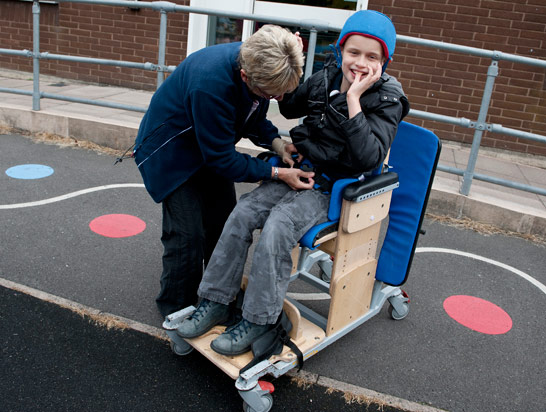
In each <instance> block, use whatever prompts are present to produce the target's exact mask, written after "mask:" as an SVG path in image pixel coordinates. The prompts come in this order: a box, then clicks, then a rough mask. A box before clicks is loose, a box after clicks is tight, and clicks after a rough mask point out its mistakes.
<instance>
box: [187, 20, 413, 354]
mask: <svg viewBox="0 0 546 412" xmlns="http://www.w3.org/2000/svg"><path fill="white" fill-rule="evenodd" d="M395 42H396V32H395V29H394V26H393V24H392V22H391V21H390V19H389V18H388V17H387V16H385V15H383V14H381V13H378V12H375V11H369V10H367V11H359V12H357V13H355V14H354V15H352V16H351V17H350V18H349V19H348V20H347V22H346V23H345V25H344V27H343V30H342V32H341V34H340V36H339V39H338V42H337V44H336V51H337V53H336V54H337V56H336V58H337V65H335V64H333V62H332V61H329V62H328V63H327V64H326V65H325V68H324V69H323V70H322V71H320V72H318V73H316V74H315V75H313V76H311V77H310V78H309V79H308V80H307V81H306V82H305V83H304V84H303V85H302V86H300V87H299V88H298V89H297V90H296V91H295V92H294V93H293V94H291V95H288V96H287V97H286V99H284V100H283V101H282V102H280V103H279V104H280V109H281V113H282V114H283V115H285V116H287V117H299V116H304V115H305V116H307V117H306V118H305V119H304V121H303V124H301V125H299V126H297V127H295V128H294V129H293V130H291V133H290V135H291V137H292V141H293V143H294V145H295V146H296V148H297V150H298V152H299V154H300V156H301V155H303V156H304V157H305V158H306V159H307V160H309V161H311V162H312V164H313V165H314V166H315V176H316V177H315V180H316V181H317V182H318V181H319V179H320V176H322V175H327V176H328V177H329V179H330V180H336V179H338V178H341V177H349V176H352V177H357V176H361V175H363V174H364V175H365V174H366V173H367V172H370V171H372V170H374V169H375V168H376V167H378V166H379V165H381V164H382V162H383V161H384V159H385V157H386V155H387V152H388V150H389V147H390V145H391V143H392V140H393V139H394V136H395V134H396V131H397V128H398V123H399V122H400V121H401V120H402V118H403V117H404V116H405V115H406V114H407V113H408V111H409V104H408V101H407V99H406V97H405V96H404V93H403V90H402V87H401V85H400V83H398V81H396V79H394V78H393V77H391V76H389V75H387V74H385V73H384V71H385V69H386V67H387V64H388V62H389V60H390V59H391V57H392V54H393V52H394V47H395ZM328 192H329V187H328V184H327V181H326V180H325V181H324V182H323V184H322V185H321V187H320V188H319V189H313V190H303V191H293V190H291V189H290V188H289V187H288V186H287V185H285V184H284V183H282V182H276V181H270V182H264V183H263V184H262V185H261V186H259V187H258V188H257V189H255V190H254V191H252V192H251V193H249V194H246V195H245V196H243V197H241V200H240V201H239V203H238V204H237V206H236V208H235V209H234V210H233V212H232V214H231V215H230V217H229V218H228V221H227V223H226V225H225V227H224V230H223V232H222V235H221V236H220V239H219V241H218V244H217V246H216V248H215V250H214V252H213V255H212V257H211V260H210V261H209V265H208V267H207V270H206V271H205V274H204V276H203V280H202V282H201V284H200V286H199V291H198V294H199V296H201V297H202V298H203V299H202V301H201V303H200V304H199V306H198V307H197V309H196V311H195V312H194V313H193V314H192V315H191V316H190V317H189V318H188V319H186V320H185V321H184V322H183V323H182V325H181V326H180V327H179V329H178V330H177V333H178V334H179V335H180V336H181V337H183V338H192V337H196V336H199V335H201V334H203V333H205V332H206V331H208V330H209V329H210V328H212V327H213V326H214V325H216V324H220V323H223V322H225V321H226V320H227V318H228V314H229V307H228V304H229V303H230V302H231V301H233V300H234V298H235V296H236V294H237V292H238V291H239V288H240V284H241V279H242V275H243V266H244V263H245V261H246V256H247V251H248V247H249V246H250V244H251V242H252V232H253V231H254V229H257V228H263V230H262V234H261V236H260V239H259V241H258V243H257V245H256V249H255V251H254V256H253V260H252V267H251V270H250V273H249V276H248V286H247V288H246V291H245V296H244V302H243V307H242V311H243V314H242V315H243V318H242V320H241V321H240V322H239V323H238V324H236V325H234V326H232V327H230V328H228V329H226V331H225V332H224V333H223V334H221V335H220V336H218V337H217V338H216V339H215V340H213V341H212V342H211V347H212V349H213V350H215V351H216V352H218V353H220V354H223V355H228V356H231V355H237V354H241V353H244V352H246V351H248V350H250V345H251V344H252V342H253V341H254V340H256V339H257V338H259V337H260V336H261V335H262V334H263V333H265V332H267V331H268V330H269V329H270V328H271V325H272V324H274V323H275V322H276V320H277V318H278V316H279V314H280V313H281V310H282V306H283V300H284V297H285V295H286V290H287V288H288V284H289V278H290V272H291V267H292V260H291V251H292V249H293V247H294V246H296V244H297V242H298V240H299V239H300V238H301V236H302V235H303V234H304V233H305V232H306V231H307V230H308V229H309V228H311V227H312V226H314V225H315V224H317V223H320V222H322V221H325V220H326V216H327V209H328V204H329V195H328Z"/></svg>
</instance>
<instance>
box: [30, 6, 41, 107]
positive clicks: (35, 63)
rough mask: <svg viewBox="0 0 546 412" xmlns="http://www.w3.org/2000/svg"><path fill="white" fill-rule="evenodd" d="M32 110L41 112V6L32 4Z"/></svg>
mask: <svg viewBox="0 0 546 412" xmlns="http://www.w3.org/2000/svg"><path fill="white" fill-rule="evenodd" d="M32 77H33V82H32V110H40V4H39V3H38V0H34V1H33V2H32Z"/></svg>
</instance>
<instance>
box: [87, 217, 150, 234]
mask: <svg viewBox="0 0 546 412" xmlns="http://www.w3.org/2000/svg"><path fill="white" fill-rule="evenodd" d="M89 228H90V229H91V230H92V231H93V232H95V233H98V234H99V235H102V236H105V237H113V238H120V237H129V236H135V235H138V234H139V233H140V232H142V231H143V230H144V229H146V223H145V222H144V221H143V220H142V219H139V218H138V217H136V216H131V215H123V214H113V215H104V216H99V217H97V218H95V219H93V220H92V221H91V223H89Z"/></svg>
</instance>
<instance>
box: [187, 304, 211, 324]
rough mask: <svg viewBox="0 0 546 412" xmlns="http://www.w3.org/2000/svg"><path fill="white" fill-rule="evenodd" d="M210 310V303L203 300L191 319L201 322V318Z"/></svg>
mask: <svg viewBox="0 0 546 412" xmlns="http://www.w3.org/2000/svg"><path fill="white" fill-rule="evenodd" d="M209 308H210V301H209V300H206V299H203V300H202V301H201V302H199V305H197V308H196V309H195V312H193V313H192V314H191V315H190V319H196V320H200V318H202V317H203V316H205V315H206V313H207V312H208V311H209Z"/></svg>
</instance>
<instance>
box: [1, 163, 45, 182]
mask: <svg viewBox="0 0 546 412" xmlns="http://www.w3.org/2000/svg"><path fill="white" fill-rule="evenodd" d="M6 174H7V175H8V176H9V177H13V178H14V179H41V178H42V177H47V176H49V175H52V174H53V169H52V168H51V167H49V166H44V165H34V164H28V165H18V166H13V167H10V168H9V169H8V170H6Z"/></svg>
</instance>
